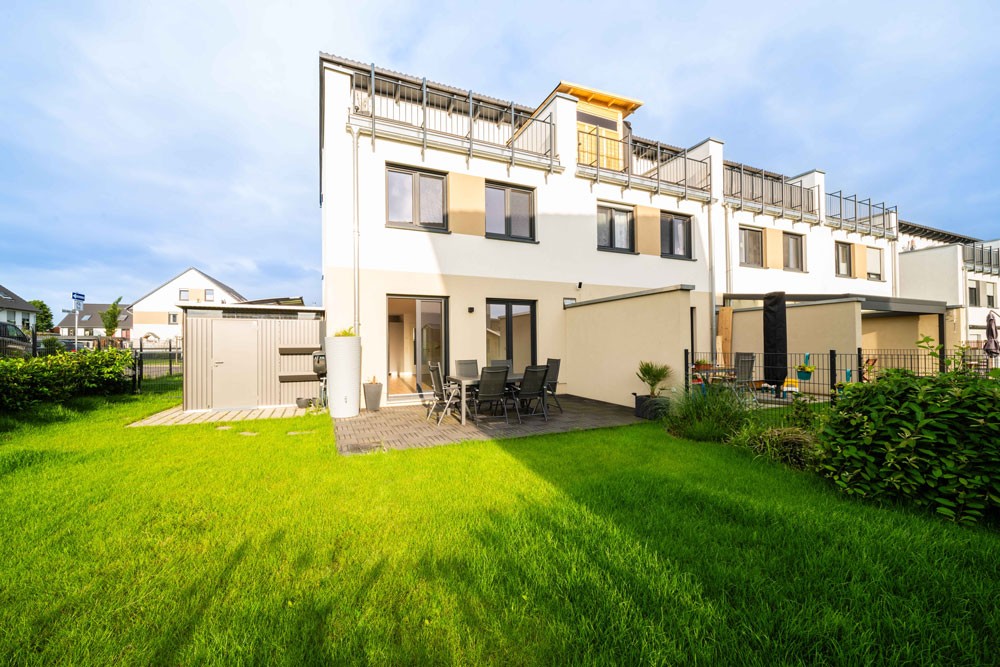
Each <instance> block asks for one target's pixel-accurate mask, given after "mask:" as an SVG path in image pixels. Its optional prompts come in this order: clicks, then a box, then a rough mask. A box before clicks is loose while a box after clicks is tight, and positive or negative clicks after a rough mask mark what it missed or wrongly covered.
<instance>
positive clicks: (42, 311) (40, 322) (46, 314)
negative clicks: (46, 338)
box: [28, 299, 55, 331]
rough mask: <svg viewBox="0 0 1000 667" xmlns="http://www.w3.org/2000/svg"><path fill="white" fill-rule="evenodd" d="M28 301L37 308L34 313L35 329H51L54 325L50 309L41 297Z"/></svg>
mask: <svg viewBox="0 0 1000 667" xmlns="http://www.w3.org/2000/svg"><path fill="white" fill-rule="evenodd" d="M28 303H30V304H31V305H32V306H34V307H35V308H37V309H38V314H37V315H35V330H37V331H51V330H52V327H54V326H55V324H54V323H53V322H52V309H51V308H49V307H48V306H47V305H46V304H45V302H44V301H42V300H41V299H32V300H31V301H29V302H28Z"/></svg>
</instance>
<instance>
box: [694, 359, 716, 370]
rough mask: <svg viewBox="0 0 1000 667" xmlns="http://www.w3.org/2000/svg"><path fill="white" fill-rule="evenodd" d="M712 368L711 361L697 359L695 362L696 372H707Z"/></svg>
mask: <svg viewBox="0 0 1000 667" xmlns="http://www.w3.org/2000/svg"><path fill="white" fill-rule="evenodd" d="M711 367H712V362H711V361H709V360H708V359H695V360H694V369H695V370H696V371H707V370H708V369H710V368H711Z"/></svg>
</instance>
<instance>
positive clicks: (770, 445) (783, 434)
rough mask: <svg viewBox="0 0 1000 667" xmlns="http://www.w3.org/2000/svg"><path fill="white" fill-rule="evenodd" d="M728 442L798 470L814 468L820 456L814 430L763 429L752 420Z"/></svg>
mask: <svg viewBox="0 0 1000 667" xmlns="http://www.w3.org/2000/svg"><path fill="white" fill-rule="evenodd" d="M730 443H731V444H734V445H736V446H737V447H746V448H747V449H749V450H751V451H753V452H754V453H755V454H757V455H758V456H763V457H765V458H767V459H770V460H772V461H778V462H779V463H784V464H786V465H789V466H791V467H793V468H797V469H799V470H806V469H809V468H812V467H813V466H815V464H816V461H817V459H818V457H819V453H820V449H819V440H818V438H817V437H816V434H815V432H814V431H811V430H809V429H808V428H802V427H800V426H779V427H775V426H767V425H766V424H763V423H761V422H758V421H757V420H754V419H751V420H749V421H747V422H746V423H745V424H744V425H743V426H742V428H740V430H738V431H737V432H736V433H734V434H733V436H732V438H730Z"/></svg>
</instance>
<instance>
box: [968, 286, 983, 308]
mask: <svg viewBox="0 0 1000 667" xmlns="http://www.w3.org/2000/svg"><path fill="white" fill-rule="evenodd" d="M980 294H981V290H980V289H979V281H978V280H970V281H969V305H970V306H973V307H976V306H978V305H979V295H980Z"/></svg>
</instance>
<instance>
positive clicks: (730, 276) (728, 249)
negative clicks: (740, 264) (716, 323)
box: [722, 204, 733, 294]
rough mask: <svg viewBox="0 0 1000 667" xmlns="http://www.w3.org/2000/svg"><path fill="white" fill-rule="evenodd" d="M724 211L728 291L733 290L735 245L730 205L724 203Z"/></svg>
mask: <svg viewBox="0 0 1000 667" xmlns="http://www.w3.org/2000/svg"><path fill="white" fill-rule="evenodd" d="M722 211H723V212H724V213H725V214H726V230H725V231H726V293H727V294H732V292H733V246H732V241H731V238H732V235H731V234H730V231H731V230H730V222H731V221H730V217H729V206H728V205H725V204H724V205H723V206H722Z"/></svg>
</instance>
